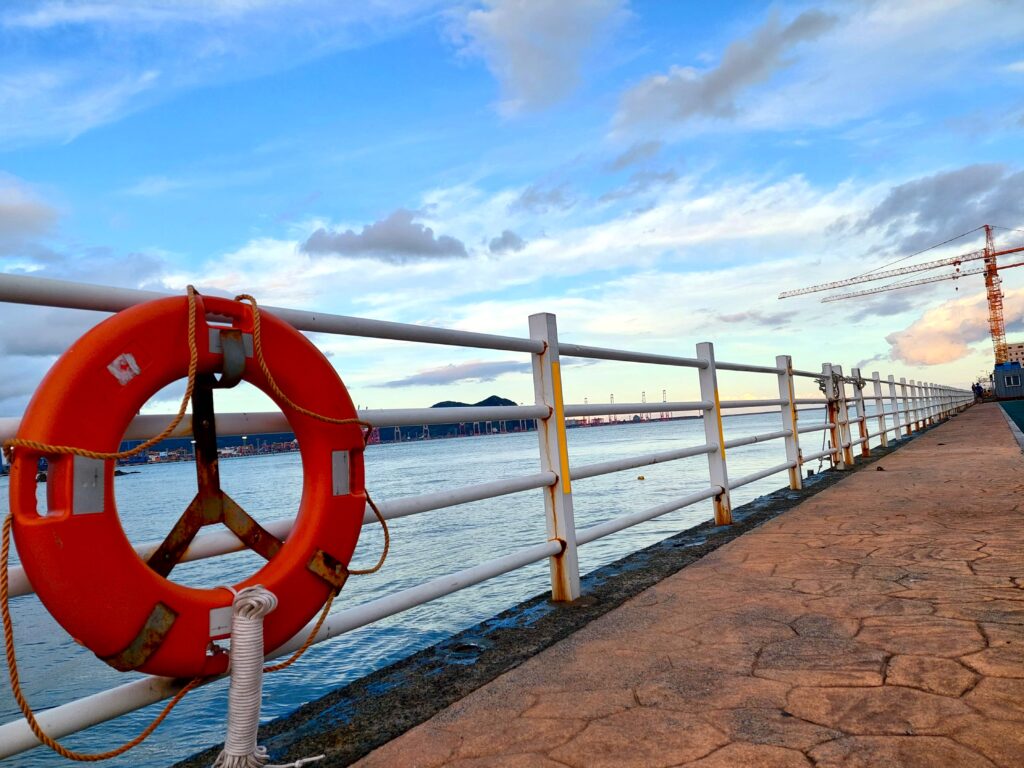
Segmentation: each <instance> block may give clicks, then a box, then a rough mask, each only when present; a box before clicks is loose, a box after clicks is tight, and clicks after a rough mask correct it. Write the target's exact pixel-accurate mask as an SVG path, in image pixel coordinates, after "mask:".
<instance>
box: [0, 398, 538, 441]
mask: <svg viewBox="0 0 1024 768" xmlns="http://www.w3.org/2000/svg"><path fill="white" fill-rule="evenodd" d="M550 415H551V409H550V408H548V407H547V406H546V405H492V406H466V407H461V406H457V407H454V408H382V409H372V410H365V411H359V412H358V416H359V418H360V420H362V421H365V422H366V423H368V424H371V425H372V426H374V427H402V426H411V427H419V426H424V425H427V424H461V423H468V422H476V421H533V420H534V419H546V418H548V417H549V416H550ZM172 418H174V417H173V416H172V415H171V414H143V415H140V416H136V417H135V418H134V419H132V420H131V423H129V425H128V429H127V430H126V431H125V433H124V437H123V438H122V439H123V440H145V439H147V438H150V437H152V436H153V435H155V434H158V433H159V432H160V431H161V430H162V429H163V428H164V427H166V426H167V425H168V424H169V423H170V421H171V419H172ZM20 422H21V420H20V419H17V418H2V419H0V440H8V439H10V438H12V437H14V436H15V434H16V433H17V431H18V425H19V424H20ZM291 431H292V427H291V425H290V424H289V423H288V419H287V418H285V415H284V414H283V413H280V412H278V411H266V412H254V413H218V414H217V434H218V435H220V436H225V435H253V434H260V435H267V434H271V435H272V434H282V433H287V432H291ZM191 435H192V414H185V417H184V418H183V419H182V420H181V423H180V424H178V426H177V427H176V428H175V430H174V431H173V432H172V433H171V434H170V435H168V437H191Z"/></svg>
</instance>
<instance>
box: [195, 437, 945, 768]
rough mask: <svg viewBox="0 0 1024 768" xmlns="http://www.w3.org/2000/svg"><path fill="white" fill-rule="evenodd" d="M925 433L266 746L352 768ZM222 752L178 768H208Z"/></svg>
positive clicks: (435, 657) (340, 698)
mask: <svg viewBox="0 0 1024 768" xmlns="http://www.w3.org/2000/svg"><path fill="white" fill-rule="evenodd" d="M928 431H930V430H924V431H922V432H921V433H915V435H914V437H911V438H904V439H902V440H900V441H898V442H895V443H890V446H889V447H888V448H876V449H875V450H873V451H872V452H871V456H870V457H867V458H865V459H859V460H858V464H857V465H856V466H855V467H854V468H853V469H852V470H848V471H845V472H837V471H826V472H822V473H820V474H815V475H814V476H813V477H810V478H808V479H807V480H805V481H804V488H803V490H801V491H791V490H789V489H788V488H784V489H780V490H778V491H775V492H773V493H770V494H768V495H766V496H761V497H759V498H757V499H755V500H754V501H752V502H750V503H749V504H744V505H742V506H740V507H736V508H735V509H734V510H733V521H734V522H733V525H731V526H727V527H716V526H714V525H713V523H712V522H711V521H708V522H705V523H701V524H700V525H697V526H695V527H693V528H690V529H688V530H686V531H683V532H681V533H679V534H676V535H675V536H672V537H670V538H667V539H664V540H663V541H660V542H658V543H657V544H653V545H651V546H649V547H647V548H645V549H642V550H639V551H637V552H634V553H632V554H630V555H627V556H626V557H624V558H622V559H620V560H617V561H615V562H613V563H609V564H608V565H606V566H604V567H602V568H599V569H597V570H595V571H593V572H591V573H589V574H587V575H586V576H584V577H583V578H582V580H581V582H582V590H583V596H582V597H581V598H580V599H579V600H577V601H575V602H574V603H571V604H564V603H552V602H551V601H550V593H544V594H541V595H537V596H536V597H533V598H531V599H529V600H526V601H524V602H522V603H520V604H519V605H516V606H514V607H513V608H510V609H508V610H507V611H503V612H502V613H499V614H498V615H497V616H494V617H492V618H490V619H487V620H486V621H483V622H481V623H480V624H477V625H476V626H473V627H470V628H469V629H466V630H464V631H462V632H459V633H458V634H456V635H453V636H452V637H450V638H448V639H446V640H443V641H441V642H439V643H437V644H436V645H433V646H431V647H429V648H425V649H423V650H421V651H419V652H417V653H415V654H413V655H411V656H409V657H407V658H405V659H402V660H400V661H397V662H395V663H393V664H390V665H388V666H386V667H384V668H382V669H379V670H377V671H376V672H373V673H371V674H369V675H367V676H366V677H363V678H360V679H359V680H356V681H354V682H352V683H350V684H348V685H346V686H344V687H342V688H339V689H338V690H336V691H333V692H331V693H329V694H327V695H326V696H324V697H322V698H320V699H317V700H315V701H311V702H309V703H308V704H304V705H303V706H301V707H299V708H298V709H297V710H295V712H293V713H292V714H290V715H288V716H286V717H282V718H279V719H277V720H274V721H273V722H270V723H268V724H266V725H264V726H263V727H261V728H260V731H259V743H260V744H262V745H264V746H266V747H267V749H268V751H269V753H270V758H271V762H272V763H287V762H290V761H293V760H297V759H300V758H303V757H308V756H310V755H317V754H321V753H324V754H326V755H327V758H326V759H325V760H322V761H320V762H317V763H314V765H316V766H317V768H328V767H329V766H346V765H349V764H350V763H353V762H355V761H356V760H358V759H359V758H361V757H363V756H364V755H366V754H368V753H369V752H371V751H372V750H374V749H376V748H377V747H379V746H381V745H382V744H385V743H387V742H388V741H391V740H392V739H394V738H395V737H397V736H399V735H401V734H402V733H405V732H406V731H408V730H409V729H410V728H413V727H414V726H416V725H418V724H420V723H422V722H424V721H426V720H428V719H429V718H431V717H433V716H434V715H435V714H437V713H438V712H440V711H441V710H443V709H445V708H446V707H448V706H449V705H451V704H453V703H454V702H456V701H458V700H460V699H461V698H463V697H465V696H466V695H468V694H469V693H471V692H472V691H474V690H476V689H477V688H479V687H480V686H482V685H485V684H486V683H488V682H490V681H491V680H493V679H495V678H496V677H498V676H499V675H501V674H503V673H504V672H507V671H508V670H510V669H513V668H515V667H517V666H519V665H520V664H522V663H523V662H524V661H526V660H527V659H529V658H531V657H533V656H535V655H537V654H538V653H540V652H541V651H543V650H544V649H546V648H548V647H549V646H551V645H554V644H555V643H557V642H558V641H559V640H562V639H563V638H565V637H567V636H569V635H571V634H572V633H574V632H576V631H577V630H579V629H580V628H582V627H583V626H585V625H586V624H588V623H589V622H591V621H593V620H594V619H596V618H598V617H600V616H602V615H604V614H605V613H607V612H608V611H610V610H612V609H614V608H616V607H618V606H619V605H621V604H622V603H624V602H625V601H627V600H629V599H630V598H632V597H635V596H636V595H638V594H639V593H641V592H643V591H644V590H645V589H648V588H649V587H652V586H654V585H655V584H657V583H658V582H659V581H661V580H662V579H665V578H667V577H668V576H671V575H672V574H674V573H676V572H677V571H680V570H681V569H683V568H685V567H687V566H688V565H691V564H692V563H695V562H697V561H698V560H700V559H701V558H702V557H704V555H706V554H708V553H710V552H712V551H714V550H715V549H717V548H718V547H720V546H722V545H723V544H726V543H727V542H729V541H731V540H733V539H735V538H736V537H737V536H740V535H742V534H743V533H745V532H746V531H749V530H751V529H753V528H756V527H757V526H759V525H761V524H762V523H764V522H766V521H768V520H771V519H772V518H774V517H776V516H778V515H780V514H782V513H783V512H786V511H787V510H789V509H792V508H793V507H795V506H796V505H798V504H800V503H801V502H802V501H804V500H805V499H808V498H810V497H811V496H814V495H815V494H817V493H820V492H821V491H823V490H825V489H826V488H829V487H831V486H833V485H835V484H836V483H838V482H839V481H841V480H842V479H843V478H845V477H848V476H849V475H850V474H851V473H853V472H857V471H859V470H861V469H864V468H866V467H871V466H872V465H873V464H874V463H875V462H876V461H878V460H879V459H881V458H883V457H885V456H886V455H888V454H889V453H892V452H893V451H894V450H898V449H899V447H901V446H902V445H905V444H906V443H907V442H909V441H912V440H914V439H915V438H916V437H917V435H918V434H922V435H923V434H927V432H928ZM311 673H315V670H311ZM220 749H221V747H220V746H217V747H214V748H211V749H208V750H205V751H204V752H201V753H199V754H197V755H193V756H192V757H191V758H188V759H186V760H184V761H182V762H180V763H177V764H176V765H177V767H178V768H199V767H200V766H202V767H203V768H205V767H206V766H209V765H211V764H212V763H213V761H214V759H215V758H216V756H217V754H218V753H219V752H220Z"/></svg>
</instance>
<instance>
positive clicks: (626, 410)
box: [565, 400, 714, 417]
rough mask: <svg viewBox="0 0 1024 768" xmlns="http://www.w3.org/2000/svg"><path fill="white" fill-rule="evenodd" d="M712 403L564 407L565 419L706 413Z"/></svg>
mask: <svg viewBox="0 0 1024 768" xmlns="http://www.w3.org/2000/svg"><path fill="white" fill-rule="evenodd" d="M713 406H714V403H711V402H708V401H707V400H694V401H689V402H680V403H573V404H570V405H566V406H565V415H566V417H573V416H621V415H624V414H631V413H663V412H664V413H674V412H678V411H706V410H708V409H709V408H712V407H713Z"/></svg>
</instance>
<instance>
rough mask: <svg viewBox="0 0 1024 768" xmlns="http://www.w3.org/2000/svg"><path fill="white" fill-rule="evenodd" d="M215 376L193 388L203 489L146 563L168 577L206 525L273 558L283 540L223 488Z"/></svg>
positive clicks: (199, 379) (200, 378) (198, 380)
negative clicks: (219, 526)
mask: <svg viewBox="0 0 1024 768" xmlns="http://www.w3.org/2000/svg"><path fill="white" fill-rule="evenodd" d="M213 386H215V384H214V382H213V376H211V375H208V374H207V375H203V376H198V377H196V386H195V389H194V390H193V391H192V433H193V434H194V435H195V438H196V447H195V454H196V455H195V458H196V480H197V482H198V486H199V491H198V493H196V496H195V498H194V499H192V502H191V503H190V504H189V505H188V507H187V508H186V509H185V511H184V512H183V513H182V514H181V517H179V518H178V521H177V522H176V523H175V524H174V527H173V528H172V529H171V532H170V533H168V534H167V538H165V539H164V541H163V543H161V544H160V546H159V547H158V548H157V549H156V550H155V551H154V552H153V554H151V555H150V556H149V558H148V559H147V560H146V564H147V565H148V566H149V567H150V568H152V569H153V570H154V571H156V572H157V573H158V574H160V575H161V576H164V577H166V576H167V575H168V574H169V573H170V572H171V570H172V569H173V568H174V566H175V565H177V564H178V563H179V562H180V561H181V558H182V556H183V555H184V554H185V550H187V549H188V546H189V544H191V543H192V539H194V538H195V535H196V534H197V533H198V532H199V529H200V528H202V527H203V526H204V525H212V524H214V523H221V524H223V525H224V526H225V527H226V528H228V530H230V531H231V532H232V533H234V534H235V535H236V536H237V537H238V538H239V540H240V541H241V542H242V543H243V544H245V545H246V546H247V547H249V548H250V549H251V550H253V551H254V552H256V553H257V554H258V555H261V556H262V557H264V558H266V559H267V560H270V559H271V558H272V557H274V555H276V554H277V553H278V551H280V549H281V546H282V544H281V541H280V540H279V539H278V538H277V537H275V536H274V535H273V534H272V533H270V532H269V531H267V530H266V529H265V528H263V527H262V526H261V525H260V524H259V523H258V522H256V521H255V520H254V519H253V518H252V517H251V516H250V515H249V514H248V513H247V512H246V511H245V510H244V509H242V508H241V507H240V506H239V505H238V504H237V503H235V501H234V500H233V499H232V498H231V497H230V496H228V495H227V494H226V493H224V491H223V490H221V487H220V465H219V461H218V458H217V424H216V420H215V418H214V412H213Z"/></svg>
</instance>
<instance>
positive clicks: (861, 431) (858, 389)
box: [850, 368, 871, 456]
mask: <svg viewBox="0 0 1024 768" xmlns="http://www.w3.org/2000/svg"><path fill="white" fill-rule="evenodd" d="M850 377H851V378H852V379H853V399H854V402H856V404H857V433H858V435H859V436H860V439H861V440H863V441H864V442H862V443H861V444H860V455H861V456H868V455H870V454H871V449H870V448H869V447H868V410H867V408H866V407H865V405H864V384H865V381H864V378H863V377H862V376H861V375H860V368H851V369H850ZM851 433H852V430H851ZM852 442H853V441H852V440H851V443H852ZM851 450H852V449H851Z"/></svg>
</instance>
